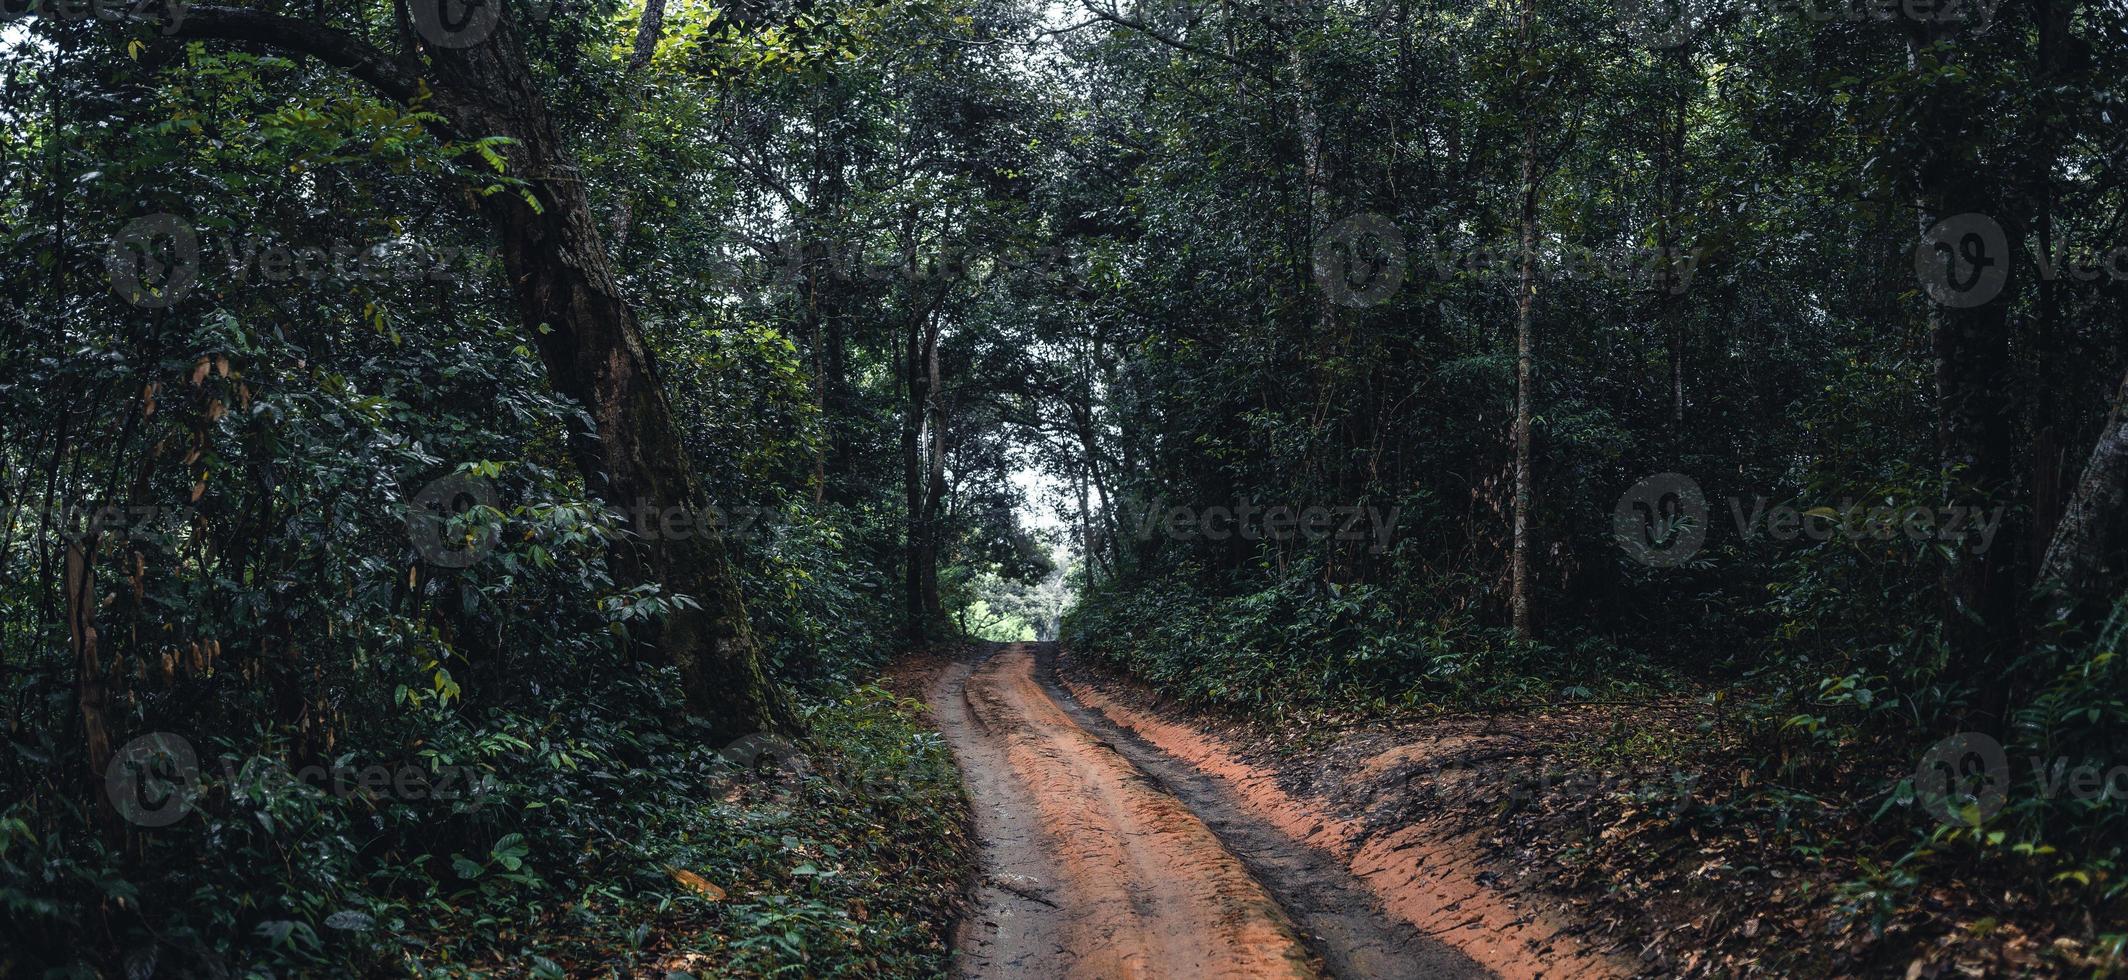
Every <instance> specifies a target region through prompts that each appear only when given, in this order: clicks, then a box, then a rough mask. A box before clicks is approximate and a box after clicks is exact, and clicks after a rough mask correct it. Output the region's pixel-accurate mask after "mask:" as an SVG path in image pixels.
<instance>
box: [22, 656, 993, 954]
mask: <svg viewBox="0 0 2128 980" xmlns="http://www.w3.org/2000/svg"><path fill="white" fill-rule="evenodd" d="M659 681H660V679H659V678H658V677H656V675H648V676H642V675H618V676H614V677H608V678H600V677H597V676H595V675H594V676H584V677H579V678H576V679H574V681H573V682H572V683H570V684H567V685H564V686H562V687H561V688H560V689H558V690H556V691H555V692H554V693H553V700H552V702H551V703H550V704H548V705H546V706H545V707H544V708H543V709H540V710H531V709H526V708H519V709H512V710H495V711H488V712H480V713H477V714H472V713H468V715H466V716H460V717H455V718H449V719H437V723H436V724H434V725H433V726H431V727H430V728H429V729H428V730H427V731H428V734H427V737H426V738H425V739H422V740H420V741H419V742H418V743H417V745H415V746H409V747H408V751H407V753H406V754H405V756H404V757H403V758H405V759H407V760H410V761H412V762H413V763H414V764H415V765H416V766H417V768H419V769H421V770H422V771H423V772H424V773H426V774H427V778H426V779H424V780H421V781H419V782H422V783H426V784H428V785H433V786H434V787H435V788H436V791H437V795H439V796H443V797H447V798H442V799H419V798H407V796H408V794H404V793H400V792H394V790H393V789H390V788H387V789H385V791H384V792H381V793H380V792H376V791H375V789H376V788H375V787H370V788H368V789H365V788H363V787H361V785H360V784H359V782H358V781H350V784H349V786H348V788H347V789H346V790H338V789H336V784H334V783H332V782H330V781H318V780H315V779H311V780H308V781H306V780H304V779H298V778H291V774H290V772H289V771H288V770H287V769H286V768H285V767H283V766H281V765H280V764H279V763H278V761H277V760H275V759H272V758H270V757H266V756H259V755H245V754H244V748H243V747H242V746H241V744H240V743H239V742H238V741H237V740H233V739H229V738H226V737H224V738H215V739H213V740H211V741H207V742H205V743H203V744H200V745H198V746H197V749H198V750H199V754H200V760H199V761H200V779H199V781H198V782H197V783H196V784H194V785H195V786H196V790H197V793H198V796H197V798H196V804H195V808H194V809H193V810H192V811H191V812H188V813H186V814H185V815H184V816H182V817H181V818H180V819H178V820H177V821H176V822H174V823H172V824H170V825H168V826H164V827H158V828H155V829H145V830H140V831H137V832H135V833H133V834H131V835H129V836H128V838H127V848H126V850H125V851H124V852H120V851H118V850H116V849H113V848H110V847H107V846H106V845H104V844H103V843H102V842H100V841H99V840H98V839H96V837H95V836H93V835H86V834H82V833H80V832H78V831H76V830H74V829H73V827H74V826H75V825H78V824H81V823H83V822H85V821H83V820H82V819H81V817H80V815H73V814H57V815H55V814H52V813H49V812H43V811H40V809H39V805H40V804H39V803H37V802H36V801H29V802H24V803H17V804H15V805H13V806H10V807H9V808H8V809H7V811H6V812H5V814H4V815H0V907H4V908H5V910H6V913H7V914H6V916H5V917H4V918H5V921H6V926H5V929H4V935H5V943H4V945H5V948H6V953H5V954H4V955H0V974H5V975H19V976H35V975H40V974H41V973H44V972H46V971H56V975H95V974H96V973H99V972H100V973H102V974H103V975H123V974H130V975H149V974H150V973H151V972H152V973H153V974H154V975H161V976H174V975H186V976H269V975H306V976H321V975H369V974H379V975H387V974H388V975H435V976H446V975H451V976H462V975H491V976H527V975H530V976H561V975H564V974H565V973H566V974H569V975H615V974H620V975H629V974H634V973H640V972H646V971H651V970H653V968H655V970H656V971H657V974H658V975H670V974H671V973H678V974H680V975H694V976H702V977H712V976H714V977H725V976H784V975H793V976H800V975H802V976H843V975H848V976H916V975H926V974H934V973H937V972H940V971H941V970H942V969H943V964H944V959H943V957H944V954H945V936H944V934H943V930H944V928H945V924H946V923H948V922H950V920H951V914H950V911H949V909H950V906H951V904H952V902H953V901H954V900H955V897H956V896H957V895H958V893H959V887H960V882H961V879H962V875H963V867H964V855H963V854H962V848H963V847H964V845H965V840H964V838H963V836H962V828H961V823H960V821H961V819H962V817H963V815H964V812H965V810H964V806H965V804H964V801H963V799H962V796H961V790H960V786H959V777H958V775H957V774H956V773H955V771H954V770H953V767H952V762H951V759H950V757H949V755H948V754H947V752H946V750H945V748H944V747H943V745H942V744H941V743H940V742H939V740H938V737H937V735H936V734H935V733H930V732H926V731H924V730H923V729H922V728H921V727H919V725H918V723H917V722H916V720H915V717H914V714H913V708H914V707H915V705H914V704H913V703H912V702H907V701H902V700H899V699H897V698H895V697H893V696H892V695H889V694H887V693H885V692H884V691H881V690H879V689H878V688H874V687H861V688H848V689H845V690H844V691H843V692H842V693H840V694H838V695H835V696H832V697H825V698H821V699H818V700H815V701H813V702H812V703H811V705H810V706H809V707H808V708H807V709H806V713H807V717H808V721H809V722H810V725H811V728H812V732H813V744H812V746H811V751H803V752H801V751H793V750H792V749H791V748H789V747H786V746H779V745H776V744H774V743H767V742H747V743H742V744H740V745H736V746H728V747H725V748H724V749H723V750H722V751H720V750H719V749H718V748H716V747H714V746H712V745H709V744H708V743H706V742H705V740H704V739H703V737H702V736H703V733H702V731H701V730H700V729H699V728H698V727H697V726H696V725H693V724H690V723H686V722H683V721H681V718H682V715H681V713H680V711H679V710H678V705H677V703H676V702H675V701H674V699H673V698H672V697H671V696H670V694H669V693H668V692H670V691H671V690H672V685H670V684H669V683H660V682H659ZM579 684H580V685H581V686H578V685H579ZM370 758H373V757H370V756H367V755H365V754H360V753H349V754H348V755H347V756H344V757H342V760H341V761H340V764H341V765H345V766H351V767H355V768H356V769H359V768H360V767H362V766H364V765H366V764H367V763H368V760H369V759H370ZM461 769H463V770H466V771H468V772H469V775H468V776H467V777H466V778H465V780H464V781H463V782H459V783H453V782H452V781H450V780H448V779H438V778H435V777H436V775H437V774H438V773H443V774H446V775H448V774H450V773H452V772H454V771H456V770H461ZM296 775H298V776H300V775H301V774H300V772H299V773H297V774H296ZM405 783H406V780H405V779H404V777H402V782H401V788H403V786H404V785H405ZM55 816H57V817H60V819H55ZM142 869H148V870H145V871H143V870H142ZM104 948H108V949H114V950H117V951H119V952H120V961H118V962H112V961H107V960H105V959H104V958H103V957H101V956H99V955H98V954H97V953H96V950H98V949H104Z"/></svg>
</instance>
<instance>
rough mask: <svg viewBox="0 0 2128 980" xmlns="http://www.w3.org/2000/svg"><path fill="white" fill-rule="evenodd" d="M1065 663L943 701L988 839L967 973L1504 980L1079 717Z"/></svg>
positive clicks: (947, 695) (1003, 667)
mask: <svg viewBox="0 0 2128 980" xmlns="http://www.w3.org/2000/svg"><path fill="white" fill-rule="evenodd" d="M1038 654H1039V655H1038ZM1048 654H1049V651H1046V650H1038V649H1037V648H1036V647H1034V646H1033V645H1028V644H1016V645H1011V646H1006V647H1003V648H1001V649H999V650H997V651H996V652H995V653H993V654H991V655H990V656H989V657H988V658H987V659H985V660H983V661H982V662H980V663H977V664H958V665H955V666H953V667H951V668H949V669H947V670H946V671H945V672H943V673H942V674H941V675H940V676H939V678H938V680H937V681H936V682H935V683H934V684H933V686H932V689H931V691H930V697H929V701H930V703H931V705H932V707H933V711H934V713H935V717H936V718H937V720H938V723H939V727H940V729H941V730H942V731H943V732H944V733H945V735H946V737H947V740H948V741H949V742H950V743H951V744H952V746H953V750H954V753H955V756H956V758H957V759H958V760H959V762H960V765H961V769H962V771H963V773H964V774H965V775H966V777H967V782H968V790H969V795H970V797H971V799H972V800H973V802H974V805H975V820H976V831H977V833H978V835H979V836H980V837H981V839H982V852H981V864H982V867H981V875H982V878H981V881H980V882H979V886H978V889H977V894H976V908H975V909H974V910H973V912H972V914H971V915H970V916H969V917H968V919H967V920H966V921H965V922H963V924H962V926H961V930H960V935H959V936H958V968H959V972H960V974H961V975H962V976H968V977H1074V978H1077V977H1087V978H1094V977H1099V978H1104V980H1105V978H1115V977H1189V978H1198V977H1312V976H1323V975H1330V976H1339V977H1480V976H1488V975H1490V974H1489V973H1488V972H1487V971H1486V970H1484V969H1483V968H1482V967H1480V966H1478V965H1477V964H1476V963H1475V962H1473V961H1472V960H1470V959H1468V958H1466V957H1464V956H1463V955H1461V954H1460V953H1458V952H1457V951H1455V950H1454V949H1452V948H1450V947H1448V946H1445V945H1443V944H1441V943H1439V942H1437V941H1434V940H1431V939H1428V938H1426V937H1425V936H1423V935H1422V934H1420V933H1419V932H1418V931H1417V930H1416V929H1413V928H1412V927H1411V926H1409V925H1408V924H1407V923H1404V922H1401V921H1398V920H1395V919H1393V918H1391V917H1389V916H1388V915H1386V914H1385V913H1384V912H1383V911H1382V909H1381V906H1380V904H1379V903H1378V902H1376V901H1375V900H1374V899H1372V898H1371V897H1370V896H1369V895H1368V894H1367V892H1366V890H1365V889H1364V888H1363V887H1361V886H1360V885H1359V884H1358V882H1356V881H1355V880H1354V879H1353V878H1352V877H1351V876H1350V875H1349V874H1348V873H1347V872H1346V870H1345V869H1344V867H1343V866H1342V865H1340V864H1339V863H1338V862H1336V861H1334V860H1331V859H1328V858H1327V857H1325V856H1324V855H1322V854H1321V853H1319V852H1318V851H1316V850H1314V849H1312V848H1310V847H1308V846H1306V845H1305V844H1303V843H1301V842H1299V841H1296V840H1294V839H1293V838H1292V837H1291V836H1289V835H1287V834H1286V833H1284V832H1283V831H1281V830H1279V829H1278V828H1276V827H1273V826H1270V825H1269V824H1266V823H1263V822H1262V821H1260V820H1257V819H1256V818H1254V817H1252V816H1251V815H1250V814H1248V813H1246V812H1244V811H1243V810H1242V809H1241V808H1239V807H1237V806H1234V805H1232V803H1231V801H1227V800H1224V799H1222V798H1221V793H1220V790H1219V788H1218V787H1217V786H1215V785H1212V784H1211V783H1209V782H1206V781H1201V780H1195V779H1194V778H1193V774H1192V773H1191V772H1190V770H1189V767H1188V766H1187V765H1186V764H1183V763H1180V762H1177V761H1176V760H1174V759H1171V758H1168V757H1166V756H1164V755H1162V754H1161V753H1159V751H1158V750H1157V749H1153V748H1151V747H1150V746H1149V745H1146V744H1145V743H1143V742H1140V741H1138V740H1137V739H1136V738H1135V737H1134V736H1131V735H1129V734H1128V733H1125V732H1122V731H1120V730H1118V729H1116V728H1115V727H1114V726H1112V725H1110V724H1109V723H1108V722H1107V721H1106V719H1105V718H1104V717H1102V716H1101V715H1099V714H1098V713H1094V712H1089V711H1087V710H1085V709H1084V708H1082V707H1080V706H1079V705H1077V704H1076V703H1074V702H1072V700H1071V698H1070V696H1069V695H1068V694H1066V693H1064V692H1063V691H1062V690H1061V689H1060V688H1059V687H1058V686H1057V685H1056V684H1055V682H1054V679H1053V678H1052V677H1051V675H1050V673H1049V671H1048V669H1047V664H1046V663H1045V662H1044V661H1045V660H1046V658H1047V655H1048ZM1134 758H1135V759H1137V760H1138V762H1137V763H1134V762H1133V759H1134ZM1148 771H1150V772H1151V773H1152V774H1153V775H1152V776H1151V777H1149V776H1148V775H1147V773H1148ZM1178 793H1179V794H1180V796H1179V797H1178V795H1177V794H1178ZM1207 819H1209V820H1210V821H1211V825H1207V822H1206V821H1207ZM1215 827H1216V828H1217V829H1216V830H1215V829H1214V828H1215Z"/></svg>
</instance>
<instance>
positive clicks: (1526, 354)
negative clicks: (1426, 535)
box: [1508, 0, 1537, 640]
mask: <svg viewBox="0 0 2128 980" xmlns="http://www.w3.org/2000/svg"><path fill="white" fill-rule="evenodd" d="M1536 8H1537V4H1536V0H1523V3H1522V13H1521V18H1520V21H1519V25H1518V27H1519V30H1520V32H1521V38H1522V40H1521V45H1522V51H1523V57H1524V59H1525V60H1526V59H1528V57H1529V56H1530V52H1531V50H1532V48H1533V46H1534V41H1535V34H1534V30H1535V19H1536V12H1537V9H1536ZM1525 90H1526V91H1534V88H1533V87H1529V86H1526V87H1525ZM1523 112H1524V114H1525V115H1524V119H1523V122H1522V209H1521V226H1522V276H1521V288H1520V292H1519V293H1518V295H1517V298H1516V303H1515V524H1514V538H1513V542H1512V544H1511V548H1512V551H1511V553H1510V558H1509V575H1510V580H1511V584H1510V586H1509V588H1510V591H1509V594H1508V602H1509V606H1510V610H1511V611H1510V616H1511V618H1512V621H1513V628H1514V632H1515V638H1516V639H1522V640H1527V639H1529V638H1530V595H1529V564H1530V560H1529V552H1530V529H1529V523H1530V521H1529V512H1530V500H1531V498H1532V497H1533V496H1534V494H1533V492H1532V488H1531V476H1530V347H1531V337H1530V333H1531V330H1530V328H1531V323H1530V313H1531V309H1532V307H1533V305H1534V303H1535V300H1536V298H1537V115H1536V107H1535V106H1534V105H1531V106H1525V107H1524V109H1523Z"/></svg>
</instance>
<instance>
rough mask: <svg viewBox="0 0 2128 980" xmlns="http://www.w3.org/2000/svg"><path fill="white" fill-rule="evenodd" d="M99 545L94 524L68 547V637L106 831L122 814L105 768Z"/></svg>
mask: <svg viewBox="0 0 2128 980" xmlns="http://www.w3.org/2000/svg"><path fill="white" fill-rule="evenodd" d="M96 543H97V534H96V531H95V530H94V529H93V528H92V529H90V530H89V531H88V533H86V534H83V535H82V537H81V539H80V540H79V541H75V542H73V543H71V544H68V545H67V548H66V606H67V639H68V643H69V645H70V646H72V647H73V653H74V663H75V691H74V697H75V703H76V705H77V706H78V707H79V708H80V710H81V730H82V734H83V736H84V741H85V743H86V745H87V747H88V762H89V772H88V784H89V793H90V795H91V796H92V797H94V798H95V800H96V814H97V818H98V819H99V820H100V821H102V823H103V825H104V828H105V830H107V831H111V832H116V831H117V829H118V820H117V816H118V814H117V811H116V810H115V809H114V808H113V806H112V802H111V797H110V794H109V793H106V792H104V777H105V771H106V770H107V769H109V768H110V766H111V722H110V708H111V705H110V689H109V687H108V685H107V684H106V683H105V678H104V669H103V666H104V665H103V656H102V652H101V650H100V649H99V644H98V643H97V633H96V604H97V603H96Z"/></svg>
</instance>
